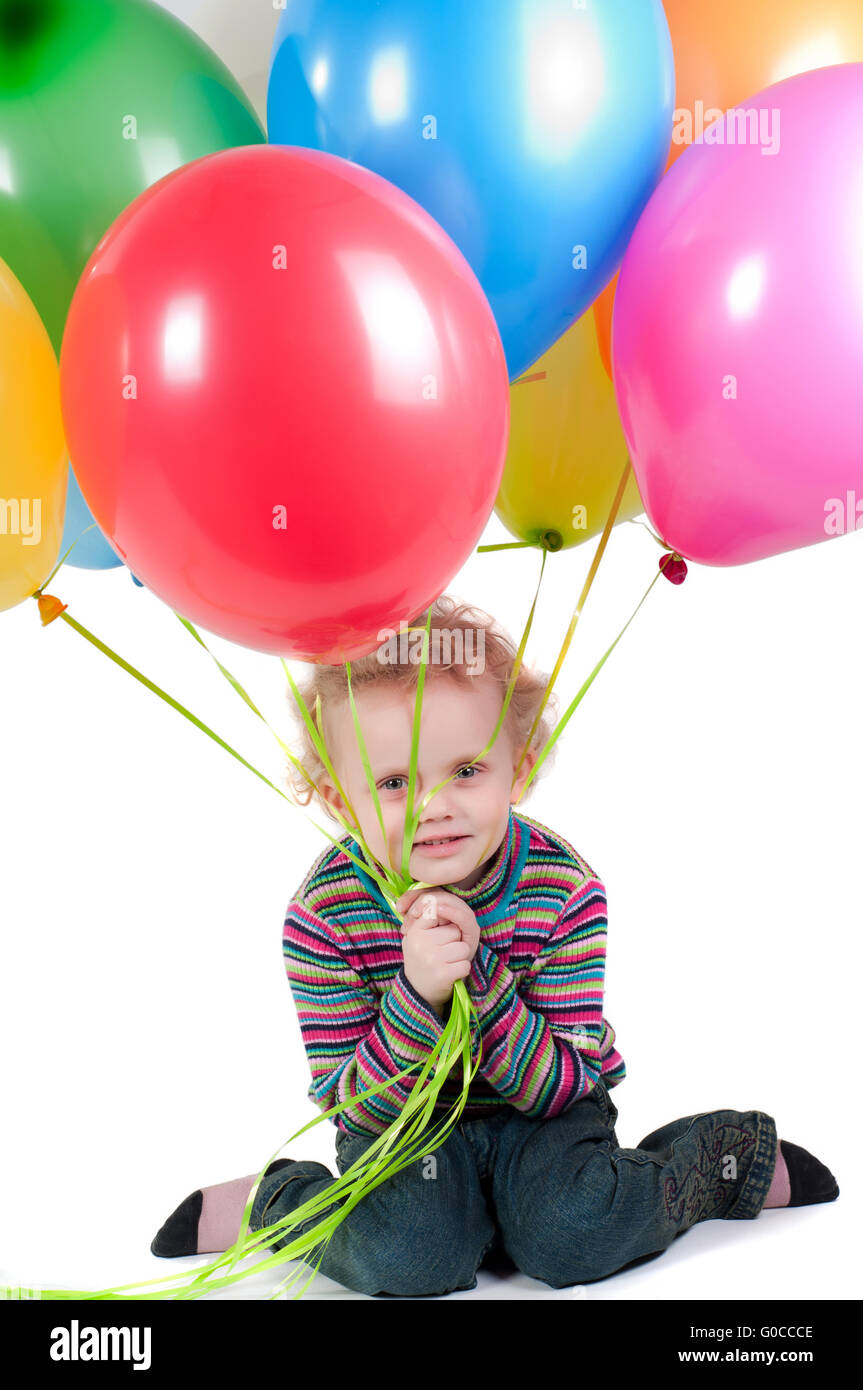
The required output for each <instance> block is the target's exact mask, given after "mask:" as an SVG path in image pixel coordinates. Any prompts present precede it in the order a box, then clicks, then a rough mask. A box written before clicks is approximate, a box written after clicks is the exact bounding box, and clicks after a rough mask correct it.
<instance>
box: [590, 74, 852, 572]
mask: <svg viewBox="0 0 863 1390" xmlns="http://www.w3.org/2000/svg"><path fill="white" fill-rule="evenodd" d="M612 359H613V369H614V385H615V390H616V393H617V401H618V405H619V408H620V414H621V419H622V421H623V429H624V433H625V436H626V440H627V444H628V446H629V451H630V456H631V458H632V463H633V468H634V470H635V474H636V478H637V481H638V487H639V491H640V493H641V497H642V500H643V501H644V506H645V510H646V512H647V514H648V516H649V517H650V519H651V521H652V522H653V525H654V527H655V528H656V530H657V531H658V533H659V534H660V536H661V537H662V538H663V540H665V541H666V542H667V543H668V544H669V545H670V546H671V547H672V548H673V549H675V550H677V551H679V552H680V554H681V555H684V556H686V557H687V558H688V559H691V560H695V561H697V562H699V563H701V564H705V565H740V564H746V563H748V562H750V561H752V560H760V559H763V558H764V557H765V556H768V555H776V554H779V553H781V552H782V551H786V550H795V549H797V548H799V547H800V546H806V545H813V544H814V543H815V542H816V541H823V540H826V539H827V538H828V537H829V536H831V535H835V534H841V533H842V531H844V530H852V529H855V526H856V521H857V513H856V509H857V500H856V499H857V498H859V499H860V511H861V512H863V63H844V64H839V65H836V66H834V67H829V68H822V69H820V70H818V71H815V72H806V73H802V74H801V75H800V76H797V77H791V78H789V79H787V80H786V81H784V82H779V83H777V84H776V85H775V86H772V87H768V88H766V90H765V91H763V92H759V93H758V94H757V95H756V96H754V97H751V98H750V99H749V100H748V101H746V102H744V103H743V104H742V106H741V107H738V108H736V114H735V112H730V113H728V114H727V115H726V116H725V118H724V119H723V120H720V121H717V122H716V125H715V126H714V127H712V128H711V129H708V130H707V131H705V132H704V136H703V137H702V138H701V140H699V141H698V142H697V143H696V144H693V145H692V146H691V147H690V148H689V149H687V150H685V151H684V153H683V154H682V155H681V157H680V158H679V159H678V160H677V161H676V162H675V164H674V165H673V166H672V168H671V170H670V171H669V172H668V173H667V174H666V175H665V177H664V178H663V179H662V181H661V183H660V184H659V186H658V188H657V189H656V191H655V192H654V194H653V197H652V198H651V200H650V202H649V203H648V205H647V207H646V208H645V211H644V213H643V214H642V217H641V219H640V221H639V223H638V225H637V227H636V229H635V233H634V235H633V237H632V240H631V241H630V243H629V247H628V249H627V252H626V256H625V258H624V261H623V266H622V268H621V274H620V282H619V285H618V289H617V298H616V302H615V308H614V321H613V333H612ZM860 521H861V525H863V516H861V517H860Z"/></svg>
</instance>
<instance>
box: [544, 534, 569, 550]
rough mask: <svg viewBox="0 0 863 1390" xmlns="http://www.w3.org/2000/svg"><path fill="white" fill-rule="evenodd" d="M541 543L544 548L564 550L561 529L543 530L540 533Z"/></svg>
mask: <svg viewBox="0 0 863 1390" xmlns="http://www.w3.org/2000/svg"><path fill="white" fill-rule="evenodd" d="M539 543H540V545H541V546H542V548H543V550H562V549H563V536H562V535H561V534H560V532H559V531H542V532H541V533H540V537H539Z"/></svg>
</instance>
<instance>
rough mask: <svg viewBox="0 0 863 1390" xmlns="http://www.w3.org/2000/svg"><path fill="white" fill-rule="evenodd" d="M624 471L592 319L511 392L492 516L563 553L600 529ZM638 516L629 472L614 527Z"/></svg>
mask: <svg viewBox="0 0 863 1390" xmlns="http://www.w3.org/2000/svg"><path fill="white" fill-rule="evenodd" d="M626 463H627V453H626V441H625V439H624V437H623V430H622V428H621V424H620V416H619V414H618V410H617V401H616V399H615V395H614V387H613V386H612V384H611V380H610V378H609V375H608V373H607V372H606V370H605V367H604V365H603V362H602V357H601V355H600V351H599V342H598V339H597V333H596V324H595V322H594V317H593V313H592V312H591V311H590V310H588V312H587V313H586V314H582V316H581V318H580V319H579V320H578V322H577V323H574V324H573V326H572V328H570V329H569V330H568V331H567V332H566V333H564V335H563V337H562V338H561V339H560V340H559V341H558V342H556V343H555V344H554V346H553V347H551V348H549V350H548V352H546V353H544V354H543V356H542V357H541V358H540V359H539V361H538V362H536V363H535V364H534V366H533V367H532V368H531V369H530V371H528V372H527V373H525V375H524V376H523V377H521V378H520V380H519V381H515V382H513V383H512V386H511V387H510V432H509V452H508V453H507V459H506V466H505V468H504V474H503V481H502V482H501V487H500V492H499V493H498V498H497V502H496V504H495V511H496V512H497V515H498V516H499V517H500V519H501V521H502V522H503V523H504V525H505V526H506V527H507V529H508V530H509V531H511V532H512V534H513V535H514V536H517V537H518V538H519V539H520V540H523V541H527V542H529V543H530V544H531V545H537V546H540V545H541V546H544V548H546V549H548V550H568V549H570V548H571V547H572V546H575V545H580V544H581V543H582V542H583V541H586V540H590V539H591V537H593V536H596V535H598V534H599V533H600V532H601V531H602V530H603V528H604V526H605V524H606V522H607V520H608V516H609V513H610V511H611V507H612V504H613V502H614V499H615V497H616V495H617V489H618V486H619V484H620V479H621V477H622V476H623V470H624V469H625V467H626ZM643 511H644V505H643V503H642V501H641V498H640V497H639V495H638V486H637V484H636V481H635V478H634V476H633V473H632V471H631V470H630V473H629V478H628V480H627V484H626V488H625V489H624V493H623V497H622V499H621V503H620V507H619V509H618V512H617V517H616V521H618V522H620V521H628V520H630V519H631V518H632V517H634V516H638V515H639V513H641V512H643Z"/></svg>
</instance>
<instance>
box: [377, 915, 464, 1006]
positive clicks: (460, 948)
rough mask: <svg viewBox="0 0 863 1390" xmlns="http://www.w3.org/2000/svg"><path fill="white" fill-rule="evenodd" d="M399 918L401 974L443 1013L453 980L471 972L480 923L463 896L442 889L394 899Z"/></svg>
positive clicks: (429, 1002) (428, 1002) (462, 977)
mask: <svg viewBox="0 0 863 1390" xmlns="http://www.w3.org/2000/svg"><path fill="white" fill-rule="evenodd" d="M395 909H396V912H397V913H398V914H399V915H400V916H401V917H403V919H404V920H403V921H402V924H401V935H402V954H403V956H404V967H405V975H406V977H407V979H408V980H409V981H410V983H411V985H412V986H413V988H414V989H415V990H416V992H417V994H419V995H420V996H421V998H423V999H425V1001H426V1003H427V1004H430V1005H431V1007H432V1008H433V1009H434V1011H435V1013H437V1014H438V1015H439V1016H442V1014H443V1010H444V1008H445V1007H446V1005H447V1004H448V1003H449V1001H450V998H451V996H452V991H453V986H454V985H455V982H456V980H464V979H466V978H467V976H468V975H469V974H470V972H471V962H472V961H473V958H474V956H475V955H476V952H477V948H478V947H479V923H478V922H477V920H476V916H475V915H474V912H473V910H472V909H471V908H470V907H468V905H467V903H466V902H465V901H464V899H463V898H459V897H456V895H455V894H454V893H447V892H446V891H445V889H443V888H412V889H410V890H409V891H408V892H407V893H403V894H402V896H401V897H400V898H398V899H397V900H396V903H395Z"/></svg>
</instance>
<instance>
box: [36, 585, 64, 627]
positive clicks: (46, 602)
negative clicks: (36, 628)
mask: <svg viewBox="0 0 863 1390" xmlns="http://www.w3.org/2000/svg"><path fill="white" fill-rule="evenodd" d="M36 601H37V603H38V604H39V615H40V617H41V619H42V626H43V627H47V626H48V624H49V623H53V621H54V619H55V618H59V616H60V614H61V613H62V612H63V611H64V609H66V608H68V607H69V605H68V603H61V602H60V600H59V599H58V598H54V596H53V594H42V593H40V594H37V595H36Z"/></svg>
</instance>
